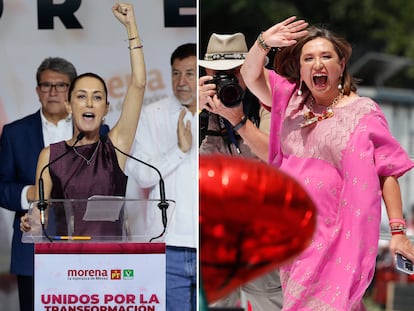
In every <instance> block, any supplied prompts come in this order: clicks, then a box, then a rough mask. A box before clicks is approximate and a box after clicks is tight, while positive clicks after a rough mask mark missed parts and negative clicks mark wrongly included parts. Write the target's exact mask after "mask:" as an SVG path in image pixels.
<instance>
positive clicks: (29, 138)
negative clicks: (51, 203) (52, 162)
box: [0, 57, 77, 311]
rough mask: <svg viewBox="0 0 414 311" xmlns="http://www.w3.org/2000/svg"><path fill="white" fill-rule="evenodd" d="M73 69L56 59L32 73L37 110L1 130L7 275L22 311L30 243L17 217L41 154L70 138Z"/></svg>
mask: <svg viewBox="0 0 414 311" xmlns="http://www.w3.org/2000/svg"><path fill="white" fill-rule="evenodd" d="M76 75H77V73H76V69H75V67H74V66H73V65H72V64H71V63H70V62H68V61H67V60H65V59H63V58H59V57H49V58H46V59H45V60H44V61H43V62H42V63H41V64H40V66H39V68H38V69H37V73H36V80H37V86H36V93H37V95H38V97H39V101H40V103H41V108H40V109H39V110H38V111H37V112H35V113H34V114H31V115H28V116H26V117H24V118H22V119H20V120H17V121H14V122H12V123H10V124H7V125H5V126H4V127H3V132H2V135H1V138H0V206H1V207H3V208H6V209H8V210H11V211H14V212H15V218H14V224H13V240H12V252H11V265H10V272H11V273H12V274H15V275H16V276H17V282H18V288H19V301H20V310H21V311H32V310H33V301H34V296H33V258H34V256H33V253H34V252H33V244H30V243H22V242H21V237H22V233H21V231H20V227H19V226H20V217H21V216H23V215H24V214H25V213H26V212H27V209H28V208H29V202H30V201H33V200H34V199H35V193H34V192H35V191H34V184H35V176H36V167H37V158H38V155H39V153H40V151H41V150H42V149H43V148H44V147H45V146H48V145H49V144H51V143H54V142H58V141H62V140H66V139H69V138H70V137H72V134H73V128H72V120H71V116H70V115H68V113H67V111H66V108H65V101H67V96H68V88H69V84H70V83H71V82H72V80H73V79H74V78H75V77H76Z"/></svg>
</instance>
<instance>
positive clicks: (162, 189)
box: [101, 136, 170, 239]
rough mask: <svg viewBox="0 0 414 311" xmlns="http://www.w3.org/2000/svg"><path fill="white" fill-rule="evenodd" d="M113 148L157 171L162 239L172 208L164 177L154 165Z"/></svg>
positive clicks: (104, 138)
mask: <svg viewBox="0 0 414 311" xmlns="http://www.w3.org/2000/svg"><path fill="white" fill-rule="evenodd" d="M101 138H102V140H103V142H105V140H106V137H104V136H101ZM113 146H114V149H115V150H117V151H119V152H120V153H122V154H123V155H125V156H127V157H128V158H131V159H133V160H135V161H138V162H139V163H142V164H144V165H146V166H148V167H150V168H152V169H153V170H155V171H156V172H157V174H158V176H159V177H160V181H159V187H160V202H159V203H158V208H159V209H160V210H161V219H162V225H163V227H164V231H163V233H161V235H160V236H158V237H156V238H159V237H161V236H162V235H163V234H164V232H165V230H166V228H167V209H168V207H169V206H170V204H169V203H168V202H167V200H166V198H165V185H164V179H163V178H162V175H161V172H160V170H159V169H158V168H156V167H155V166H154V165H151V164H149V163H147V162H144V161H142V160H140V159H138V158H136V157H134V156H132V155H130V154H128V153H126V152H124V151H122V150H120V149H119V148H118V147H117V146H115V145H113ZM153 239H155V238H153Z"/></svg>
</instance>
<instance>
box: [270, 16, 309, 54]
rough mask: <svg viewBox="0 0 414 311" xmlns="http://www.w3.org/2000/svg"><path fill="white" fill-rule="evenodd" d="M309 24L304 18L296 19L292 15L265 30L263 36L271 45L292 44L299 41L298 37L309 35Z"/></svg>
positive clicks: (282, 45) (279, 46) (283, 45)
mask: <svg viewBox="0 0 414 311" xmlns="http://www.w3.org/2000/svg"><path fill="white" fill-rule="evenodd" d="M308 25H309V24H308V23H307V22H305V21H304V20H302V19H301V20H296V16H291V17H289V18H287V19H285V20H284V21H282V22H280V23H277V24H276V25H273V26H272V27H270V28H269V29H267V30H266V31H264V32H263V33H262V38H263V40H264V42H265V43H266V45H268V46H270V47H277V48H281V47H286V46H291V45H293V44H295V43H296V42H297V41H296V40H297V39H299V38H301V37H303V36H306V35H307V33H308V31H307V30H306V27H308Z"/></svg>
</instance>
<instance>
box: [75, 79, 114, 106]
mask: <svg viewBox="0 0 414 311" xmlns="http://www.w3.org/2000/svg"><path fill="white" fill-rule="evenodd" d="M85 77H89V78H94V79H97V80H99V81H100V82H101V83H102V85H103V87H104V92H105V97H106V103H107V104H108V88H107V87H106V83H105V80H104V79H103V78H102V77H101V76H99V75H97V74H96V73H93V72H85V73H82V74H81V75H79V76H77V77H76V78H75V79H73V81H72V83H71V84H70V86H69V90H68V101H69V102H70V98H71V96H72V91H73V89H74V88H75V85H76V82H78V81H79V80H80V79H82V78H85Z"/></svg>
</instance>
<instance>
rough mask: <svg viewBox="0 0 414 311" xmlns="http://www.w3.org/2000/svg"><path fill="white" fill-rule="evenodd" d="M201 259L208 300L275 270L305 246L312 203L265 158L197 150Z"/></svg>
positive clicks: (312, 218)
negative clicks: (198, 156)
mask: <svg viewBox="0 0 414 311" xmlns="http://www.w3.org/2000/svg"><path fill="white" fill-rule="evenodd" d="M199 193H200V214H199V223H200V263H201V278H202V280H203V287H204V290H205V295H206V298H207V301H208V302H209V303H210V302H214V301H215V300H217V299H219V298H221V297H223V296H225V295H227V294H228V293H230V292H231V291H232V290H234V289H236V288H237V287H238V286H240V285H241V284H243V283H245V282H247V281H249V280H252V279H254V278H256V277H258V276H260V275H261V274H264V273H265V272H267V271H269V270H271V269H275V268H276V267H278V266H280V265H281V264H282V263H285V262H286V261H288V260H289V259H292V258H293V257H294V256H295V255H298V254H299V253H300V252H301V251H302V250H303V249H305V248H306V247H307V246H308V245H309V243H310V240H311V238H312V234H313V232H314V230H315V225H316V208H315V206H314V204H313V202H312V201H311V199H310V197H309V196H308V194H307V193H306V192H305V190H304V189H303V188H302V187H301V186H300V185H299V184H298V183H297V182H296V181H295V180H294V179H293V178H291V177H290V176H288V175H287V174H285V173H283V172H282V171H280V170H278V169H277V168H275V167H272V166H269V165H267V164H265V163H263V162H259V161H257V160H253V159H245V158H241V157H234V156H226V155H221V154H216V155H201V156H200V162H199Z"/></svg>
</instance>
